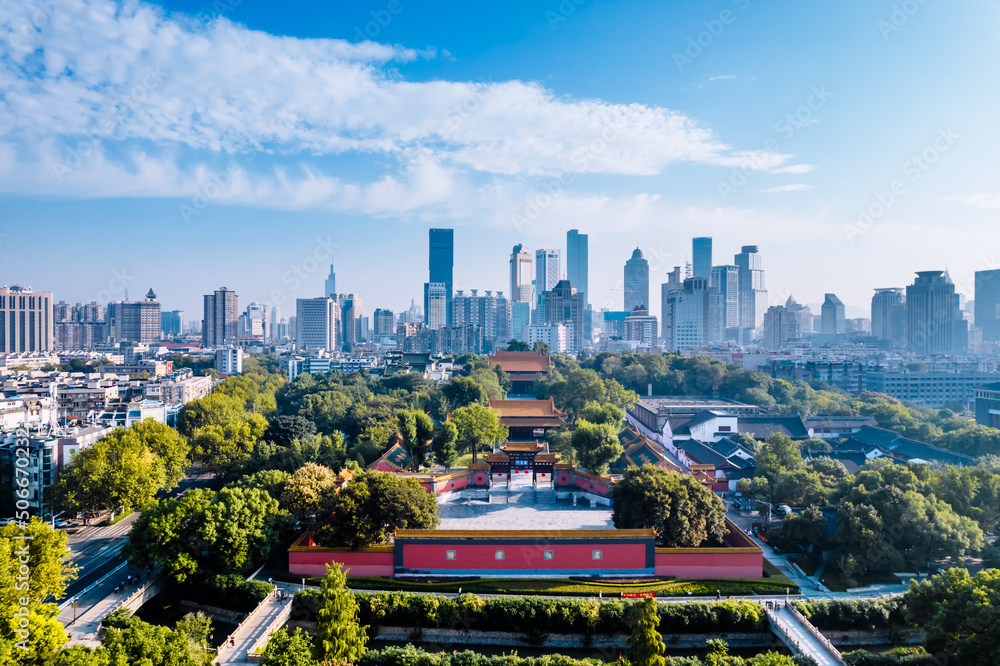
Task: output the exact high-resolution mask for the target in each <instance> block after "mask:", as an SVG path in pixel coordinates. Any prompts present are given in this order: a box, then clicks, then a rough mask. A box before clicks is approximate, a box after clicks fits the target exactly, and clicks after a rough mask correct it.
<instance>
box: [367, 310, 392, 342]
mask: <svg viewBox="0 0 1000 666" xmlns="http://www.w3.org/2000/svg"><path fill="white" fill-rule="evenodd" d="M372 325H373V326H374V327H375V341H376V342H381V341H382V339H383V338H391V337H392V336H394V335H395V334H396V316H395V315H394V314H393V312H392V310H385V309H383V308H377V309H376V310H375V314H373V315H372Z"/></svg>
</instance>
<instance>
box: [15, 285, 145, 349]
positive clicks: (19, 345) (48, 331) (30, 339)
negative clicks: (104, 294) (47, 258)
mask: <svg viewBox="0 0 1000 666" xmlns="http://www.w3.org/2000/svg"><path fill="white" fill-rule="evenodd" d="M52 309H53V302H52V292H51V291H32V290H31V287H20V286H18V285H14V286H13V287H7V286H3V287H0V354H17V353H20V352H41V351H52V350H53V349H54V348H55V340H54V334H53V323H54V320H53V312H52ZM157 329H159V322H157Z"/></svg>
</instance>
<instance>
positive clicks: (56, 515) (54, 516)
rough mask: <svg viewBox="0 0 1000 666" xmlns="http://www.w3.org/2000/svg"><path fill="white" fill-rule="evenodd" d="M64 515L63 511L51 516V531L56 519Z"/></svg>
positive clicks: (54, 526)
mask: <svg viewBox="0 0 1000 666" xmlns="http://www.w3.org/2000/svg"><path fill="white" fill-rule="evenodd" d="M64 513H66V512H65V511H60V512H59V513H54V514H52V529H55V528H56V518H58V517H59V516H61V515H63V514H64Z"/></svg>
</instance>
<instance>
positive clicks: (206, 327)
mask: <svg viewBox="0 0 1000 666" xmlns="http://www.w3.org/2000/svg"><path fill="white" fill-rule="evenodd" d="M239 312H240V306H239V298H238V297H237V296H236V292H235V291H231V290H229V289H227V288H225V287H219V288H218V289H216V290H215V293H213V294H206V295H205V316H204V319H203V320H202V327H201V341H202V345H203V346H204V347H206V348H218V347H237V346H239Z"/></svg>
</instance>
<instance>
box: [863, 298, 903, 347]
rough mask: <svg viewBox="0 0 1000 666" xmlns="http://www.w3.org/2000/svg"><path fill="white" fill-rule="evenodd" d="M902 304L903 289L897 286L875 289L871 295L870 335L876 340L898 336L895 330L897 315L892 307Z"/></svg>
mask: <svg viewBox="0 0 1000 666" xmlns="http://www.w3.org/2000/svg"><path fill="white" fill-rule="evenodd" d="M902 304H903V290H902V289H901V288H899V287H886V288H882V289H876V290H875V295H874V296H872V317H871V319H872V324H871V326H872V337H873V338H875V339H876V340H888V341H893V340H896V339H897V338H899V337H900V336H899V334H898V333H897V332H896V331H895V328H896V324H897V321H896V320H897V319H898V317H894V316H893V309H894V308H895V307H896V306H897V305H902Z"/></svg>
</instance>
